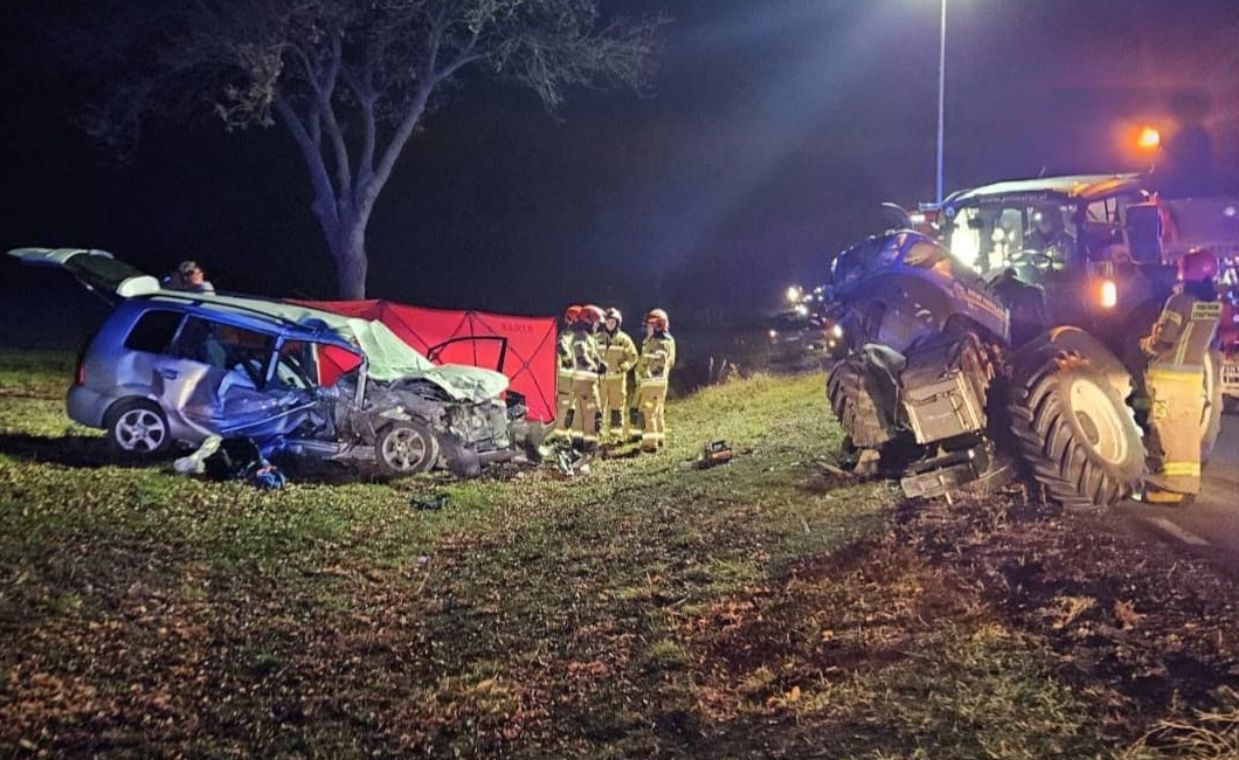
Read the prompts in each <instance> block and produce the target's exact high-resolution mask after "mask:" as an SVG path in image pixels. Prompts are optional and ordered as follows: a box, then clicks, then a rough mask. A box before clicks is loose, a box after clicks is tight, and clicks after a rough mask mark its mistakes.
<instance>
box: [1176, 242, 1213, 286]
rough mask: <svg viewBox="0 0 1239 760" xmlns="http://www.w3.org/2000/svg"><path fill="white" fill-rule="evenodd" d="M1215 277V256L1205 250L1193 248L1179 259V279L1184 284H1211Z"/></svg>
mask: <svg viewBox="0 0 1239 760" xmlns="http://www.w3.org/2000/svg"><path fill="white" fill-rule="evenodd" d="M1215 277H1217V256H1214V255H1213V252H1212V251H1210V250H1208V249H1205V248H1193V249H1192V250H1190V251H1188V252H1187V253H1186V254H1184V256H1183V258H1181V259H1179V279H1181V280H1183V281H1184V282H1211V281H1212V280H1213V278H1215Z"/></svg>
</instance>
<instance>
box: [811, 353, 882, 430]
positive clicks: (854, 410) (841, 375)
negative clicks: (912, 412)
mask: <svg viewBox="0 0 1239 760" xmlns="http://www.w3.org/2000/svg"><path fill="white" fill-rule="evenodd" d="M826 396H827V398H828V399H829V401H830V408H831V409H832V410H833V411H834V413H835V416H836V417H838V418H839V423H840V424H841V425H843V432H845V433H847V435H848V437H849V438H851V439H852V445H853V446H856V447H857V448H861V449H876V448H879V447H881V446H882V445H883V444H885V443H887V442H888V441H890V440H891V434H890V432H889V431H888V430H887V428H886V425H885V424H883V422H882V417H881V416H880V414H879V412H878V402H877V399H876V398H875V397H874V394H873V391H872V389H871V387H870V385H869V380H868V377H867V373H866V371H865V358H864V357H863V356H861V355H859V354H852V355H851V356H849V357H847V358H846V359H844V360H843V361H841V362H839V363H838V364H836V365H835V367H834V369H832V370H831V372H830V375H829V376H828V377H827V378H826Z"/></svg>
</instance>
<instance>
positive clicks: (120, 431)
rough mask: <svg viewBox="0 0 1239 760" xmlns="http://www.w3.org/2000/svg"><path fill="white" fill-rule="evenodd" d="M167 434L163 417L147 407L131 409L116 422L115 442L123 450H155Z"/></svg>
mask: <svg viewBox="0 0 1239 760" xmlns="http://www.w3.org/2000/svg"><path fill="white" fill-rule="evenodd" d="M167 435H168V428H167V425H166V424H165V423H164V421H163V419H162V418H160V416H159V415H158V414H155V413H154V412H152V411H151V410H149V409H131V410H129V411H128V412H125V413H124V414H122V415H121V417H120V420H118V421H117V423H116V442H117V443H118V444H119V445H120V447H121V448H122V449H124V450H125V451H147V452H150V451H155V450H156V449H158V448H159V447H160V445H161V444H163V442H164V439H165V438H166V437H167Z"/></svg>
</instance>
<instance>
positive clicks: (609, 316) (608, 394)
mask: <svg viewBox="0 0 1239 760" xmlns="http://www.w3.org/2000/svg"><path fill="white" fill-rule="evenodd" d="M623 324H624V315H623V314H621V313H620V310H619V309H616V308H615V307H612V308H610V309H607V313H606V321H605V322H603V329H602V331H601V332H599V333H598V351H599V353H601V354H602V359H603V361H604V362H606V365H607V373H606V375H604V376H603V378H602V389H601V390H602V439H603V440H604V441H607V440H611V439H612V437H613V436H615V435H616V430H615V428H616V426H617V425H618V427H619V429H620V431H621V433H620V440H628V373H629V372H630V371H631V370H632V368H633V367H634V366H636V364H637V356H638V354H637V344H636V343H633V342H632V338H630V337H628V334H627V333H625V332H624V331H623V330H622V329H621V327H622V326H623ZM617 421H618V422H617Z"/></svg>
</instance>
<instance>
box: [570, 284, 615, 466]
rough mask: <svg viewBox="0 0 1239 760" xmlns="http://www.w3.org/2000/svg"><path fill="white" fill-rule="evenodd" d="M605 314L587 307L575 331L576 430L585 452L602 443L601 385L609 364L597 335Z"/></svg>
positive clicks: (574, 403)
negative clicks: (600, 348)
mask: <svg viewBox="0 0 1239 760" xmlns="http://www.w3.org/2000/svg"><path fill="white" fill-rule="evenodd" d="M605 317H606V315H605V314H604V313H603V311H602V309H600V308H598V307H597V306H594V305H592V304H591V305H589V306H584V307H582V308H581V315H580V317H579V318H578V319H577V321H576V324H575V325H574V327H573V330H572V362H573V364H572V370H573V376H572V414H573V420H572V432H573V438H576V439H579V440H580V442H581V446H582V449H583V450H585V451H592V450H594V449H595V448H597V446H598V406H599V392H598V387H599V385H600V382H599V381H600V380H601V378H602V376H603V375H604V374H605V373H606V371H607V365H606V362H605V361H603V359H602V357H601V355H600V354H599V353H598V339H597V334H598V328H599V327H600V326H601V325H602V322H603V320H604V319H605Z"/></svg>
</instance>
